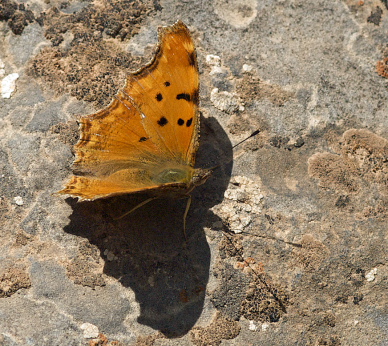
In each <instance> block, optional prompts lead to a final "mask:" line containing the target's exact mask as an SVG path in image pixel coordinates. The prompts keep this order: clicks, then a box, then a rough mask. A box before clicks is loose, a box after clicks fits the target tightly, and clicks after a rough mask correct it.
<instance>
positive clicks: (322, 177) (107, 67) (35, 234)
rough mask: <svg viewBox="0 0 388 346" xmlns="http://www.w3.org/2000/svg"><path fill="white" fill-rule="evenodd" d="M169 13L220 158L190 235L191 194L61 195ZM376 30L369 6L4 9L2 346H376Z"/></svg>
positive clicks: (378, 8) (380, 11) (242, 2)
mask: <svg viewBox="0 0 388 346" xmlns="http://www.w3.org/2000/svg"><path fill="white" fill-rule="evenodd" d="M178 19H181V20H183V21H184V22H185V23H186V24H187V25H188V26H189V28H190V29H191V31H192V34H193V38H194V40H195V42H196V45H197V50H198V52H197V53H198V59H199V65H200V74H201V76H200V78H201V93H200V98H201V110H202V113H203V117H202V118H203V121H202V129H201V148H200V150H199V153H198V167H204V168H207V167H214V166H216V165H218V164H221V166H220V167H219V168H218V169H217V170H216V171H215V174H214V176H213V177H212V178H211V179H209V181H208V182H207V183H206V184H205V185H203V186H201V187H199V188H197V189H196V190H195V191H194V194H193V203H192V207H191V210H190V212H189V215H188V219H187V240H186V241H185V236H184V234H183V231H182V217H183V213H184V208H185V201H184V200H176V201H174V200H172V201H170V200H156V201H153V202H151V203H149V204H147V205H146V206H144V207H143V208H141V209H138V210H136V212H134V213H132V214H130V215H128V216H126V217H125V218H123V219H120V220H117V217H118V216H120V215H122V214H124V213H125V212H127V211H129V210H130V209H131V208H133V207H134V206H136V205H137V204H139V203H141V202H142V201H144V200H145V199H146V198H147V196H144V195H132V196H122V197H117V198H111V199H106V200H100V201H95V202H85V203H76V201H75V200H74V199H71V198H69V199H63V198H61V197H58V196H56V195H55V194H54V193H55V192H56V191H58V190H59V189H60V188H61V187H62V184H63V182H64V181H65V179H67V178H68V177H69V175H70V172H71V168H70V167H71V162H72V160H73V156H72V144H74V143H75V142H76V141H77V138H78V130H77V124H76V120H77V117H79V116H82V115H86V114H89V113H91V112H93V111H95V110H97V109H99V108H100V107H102V106H105V105H107V104H109V102H110V101H111V99H112V97H113V96H114V94H115V93H116V92H117V90H118V89H119V88H120V87H121V86H123V83H124V80H125V76H126V74H127V73H128V72H129V71H131V70H134V69H137V68H138V67H139V66H141V64H144V62H145V61H147V60H148V59H149V58H150V57H151V56H152V52H153V49H154V44H155V43H156V40H157V27H158V26H160V25H171V24H172V23H174V22H175V21H176V20H178ZM387 34H388V9H387V6H386V2H381V1H358V0H357V1H356V0H342V1H340V0H334V1H323V0H322V1H303V0H300V1H298V0H297V1H287V0H286V1H271V0H267V1H254V0H236V1H225V0H214V1H202V0H201V1H199V0H198V1H197V0H196V1H171V0H165V1H146V0H144V1H140V0H136V1H128V0H102V1H99V2H91V1H34V2H26V1H14V0H5V1H0V82H1V81H2V79H3V78H4V77H6V76H7V75H10V74H11V73H18V74H19V78H18V79H17V80H16V90H15V91H13V93H12V96H11V97H10V98H9V99H3V98H0V344H1V345H5V346H8V345H39V346H40V345H66V346H68V345H138V346H140V345H149V346H151V345H155V346H160V345H163V346H169V345H180V346H181V345H190V346H192V345H222V346H227V345H241V346H245V345H276V346H279V345H282V346H283V345H284V346H286V345H287V346H288V345H331V346H334V345H373V346H377V345H379V346H382V345H387V340H388V333H387V330H388V327H387V326H388V308H387V307H388V301H387V289H388V282H387V278H388V268H387V248H388V243H387V228H388V163H387V157H388V120H387V114H388V90H387V79H386V78H387V76H388V73H387V61H388V60H387V59H388V49H387V42H388V41H387V37H388V35H387ZM211 55H212V56H211ZM256 129H260V131H261V132H260V134H259V135H258V136H256V137H255V138H253V139H250V140H249V141H247V142H245V143H244V144H242V145H241V146H239V147H237V148H236V149H235V150H234V151H232V144H234V143H237V142H238V141H240V140H242V139H244V138H245V137H247V136H248V135H249V134H250V133H251V132H253V131H254V130H256ZM232 158H233V160H232ZM231 177H233V179H230V178H231ZM225 191H227V193H226V195H225V196H226V198H225V199H224V194H225ZM235 232H239V233H235ZM90 325H92V326H90ZM85 326H89V329H88V328H86V327H85ZM93 326H96V327H97V328H98V331H99V332H100V335H99V336H98V337H96V335H94V336H95V337H96V338H95V339H92V340H91V339H85V338H84V336H89V335H91V334H93V333H90V330H92V331H93V330H95V329H94V327H93ZM94 334H95V332H94ZM114 342H116V343H114Z"/></svg>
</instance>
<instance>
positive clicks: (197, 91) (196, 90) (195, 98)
mask: <svg viewBox="0 0 388 346" xmlns="http://www.w3.org/2000/svg"><path fill="white" fill-rule="evenodd" d="M192 100H193V102H194V104H198V101H199V90H198V89H195V90H194V92H193V95H192Z"/></svg>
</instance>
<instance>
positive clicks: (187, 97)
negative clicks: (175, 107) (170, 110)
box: [176, 93, 191, 102]
mask: <svg viewBox="0 0 388 346" xmlns="http://www.w3.org/2000/svg"><path fill="white" fill-rule="evenodd" d="M176 99H177V100H186V101H188V102H190V100H191V96H190V94H186V93H182V94H178V95H176Z"/></svg>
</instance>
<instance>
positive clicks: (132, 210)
mask: <svg viewBox="0 0 388 346" xmlns="http://www.w3.org/2000/svg"><path fill="white" fill-rule="evenodd" d="M157 198H158V197H151V198H148V199H146V200H145V201H143V202H141V203H139V204H138V205H137V206H136V207H134V208H132V209H131V210H130V211H127V212H126V213H124V214H123V215H121V216H119V217H115V218H113V220H120V219H122V218H123V217H126V216H127V215H128V214H131V213H133V212H134V211H135V210H136V209H139V208H141V207H142V206H143V205H146V204H147V203H149V202H151V201H153V200H154V199H157Z"/></svg>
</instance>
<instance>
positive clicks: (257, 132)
mask: <svg viewBox="0 0 388 346" xmlns="http://www.w3.org/2000/svg"><path fill="white" fill-rule="evenodd" d="M259 133H260V130H256V131H254V132H252V133H251V134H250V135H249V136H248V137H247V138H245V139H243V140H242V141H240V142H238V143H237V144H235V145H233V147H232V149H234V148H236V147H237V146H239V145H240V144H242V143H244V142H245V141H247V140H248V139H250V138H252V137H255V136H256V135H258V134H259Z"/></svg>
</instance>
